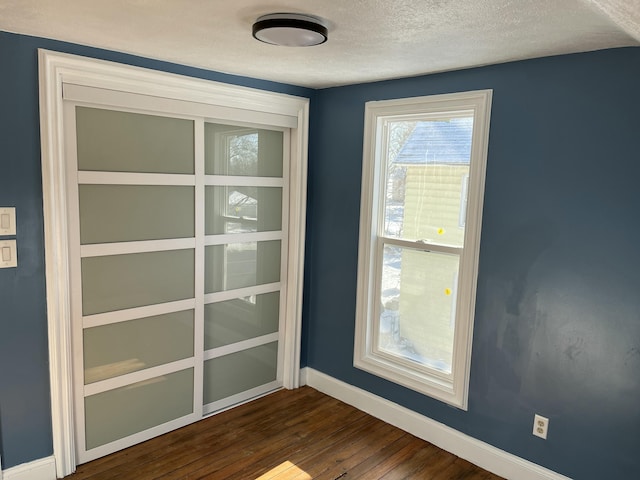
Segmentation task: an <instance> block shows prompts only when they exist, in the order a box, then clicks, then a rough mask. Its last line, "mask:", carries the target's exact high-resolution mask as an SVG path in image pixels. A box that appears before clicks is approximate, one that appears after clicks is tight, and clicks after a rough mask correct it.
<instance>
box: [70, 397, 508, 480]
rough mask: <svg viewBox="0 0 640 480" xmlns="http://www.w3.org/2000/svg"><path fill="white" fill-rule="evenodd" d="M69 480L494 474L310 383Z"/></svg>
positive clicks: (432, 478)
mask: <svg viewBox="0 0 640 480" xmlns="http://www.w3.org/2000/svg"><path fill="white" fill-rule="evenodd" d="M65 478H67V479H69V480H85V479H90V480H102V479H121V480H127V479H136V480H152V479H162V480H171V479H175V480H178V479H181V480H196V479H208V480H232V479H238V480H240V479H241V480H309V479H313V480H316V479H318V480H336V479H340V480H350V479H351V480H355V479H362V480H379V479H380V480H382V479H383V480H402V479H425V480H457V479H460V480H461V479H465V480H500V477H498V476H496V475H493V474H491V473H489V472H487V471H484V470H482V469H480V468H478V467H476V466H475V465H472V464H471V463H469V462H467V461H464V460H462V459H460V458H458V457H456V456H454V455H451V454H449V453H447V452H445V451H443V450H440V449H439V448H437V447H435V446H433V445H431V444H430V443H427V442H424V441H423V440H420V439H418V438H416V437H414V436H412V435H410V434H408V433H406V432H404V431H402V430H400V429H398V428H395V427H392V426H391V425H388V424H386V423H384V422H382V421H380V420H378V419H376V418H374V417H371V416H369V415H367V414H365V413H363V412H361V411H359V410H357V409H355V408H353V407H351V406H349V405H346V404H344V403H342V402H340V401H338V400H335V399H333V398H331V397H328V396H326V395H324V394H322V393H320V392H318V391H316V390H314V389H312V388H310V387H303V388H300V389H298V390H293V391H286V390H282V391H278V392H275V393H273V394H271V395H269V396H267V397H263V398H260V399H257V400H255V401H253V402H251V403H248V404H246V405H242V406H239V407H236V408H234V409H232V410H228V411H226V412H223V413H220V414H218V415H215V416H212V417H209V418H206V419H204V420H202V421H200V422H198V423H196V424H193V425H189V426H187V427H184V428H181V429H179V430H176V431H174V432H171V433H168V434H166V435H162V436H160V437H157V438H155V439H153V440H149V441H147V442H145V443H142V444H140V445H136V446H134V447H131V448H128V449H126V450H123V451H121V452H117V453H114V454H112V455H109V456H107V457H103V458H100V459H98V460H94V461H93V462H89V463H86V464H84V465H80V466H79V467H78V470H77V471H76V473H74V474H73V475H70V476H68V477H65Z"/></svg>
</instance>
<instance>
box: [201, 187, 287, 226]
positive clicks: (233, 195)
mask: <svg viewBox="0 0 640 480" xmlns="http://www.w3.org/2000/svg"><path fill="white" fill-rule="evenodd" d="M205 200H206V205H205V212H206V231H205V233H206V234H207V235H217V234H221V233H247V232H264V231H275V230H281V229H282V188H272V187H207V188H206V191H205Z"/></svg>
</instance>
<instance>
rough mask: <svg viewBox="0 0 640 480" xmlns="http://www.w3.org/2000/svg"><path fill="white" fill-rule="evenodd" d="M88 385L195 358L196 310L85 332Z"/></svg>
mask: <svg viewBox="0 0 640 480" xmlns="http://www.w3.org/2000/svg"><path fill="white" fill-rule="evenodd" d="M83 335H84V347H83V350H84V382H85V384H89V383H93V382H98V381H100V380H105V379H107V378H112V377H117V376H119V375H125V374H127V373H131V372H135V371H138V370H143V369H145V368H150V367H155V366H158V365H162V364H164V363H169V362H174V361H176V360H182V359H184V358H189V357H192V356H193V310H186V311H183V312H175V313H167V314H165V315H157V316H154V317H146V318H140V319H137V320H130V321H127V322H121V323H114V324H110V325H103V326H100V327H93V328H88V329H85V330H84V332H83Z"/></svg>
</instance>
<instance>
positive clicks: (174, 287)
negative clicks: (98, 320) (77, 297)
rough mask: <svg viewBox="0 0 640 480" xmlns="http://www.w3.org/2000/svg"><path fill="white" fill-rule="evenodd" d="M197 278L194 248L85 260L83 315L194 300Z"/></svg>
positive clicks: (83, 269)
mask: <svg viewBox="0 0 640 480" xmlns="http://www.w3.org/2000/svg"><path fill="white" fill-rule="evenodd" d="M194 275H195V273H194V252H193V250H192V249H186V250H170V251H166V252H150V253H134V254H129V255H108V256H104V257H88V258H83V259H82V312H83V314H84V315H91V314H95V313H103V312H110V311H114V310H122V309H125V308H133V307H141V306H143V305H153V304H156V303H164V302H171V301H174V300H184V299H187V298H193V297H194Z"/></svg>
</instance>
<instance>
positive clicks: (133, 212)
mask: <svg viewBox="0 0 640 480" xmlns="http://www.w3.org/2000/svg"><path fill="white" fill-rule="evenodd" d="M79 193H80V243H81V244H83V245H86V244H91V243H110V242H129V241H137V240H160V239H164V238H185V237H193V236H194V225H195V223H194V222H195V220H194V190H193V187H178V186H156V185H79Z"/></svg>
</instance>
